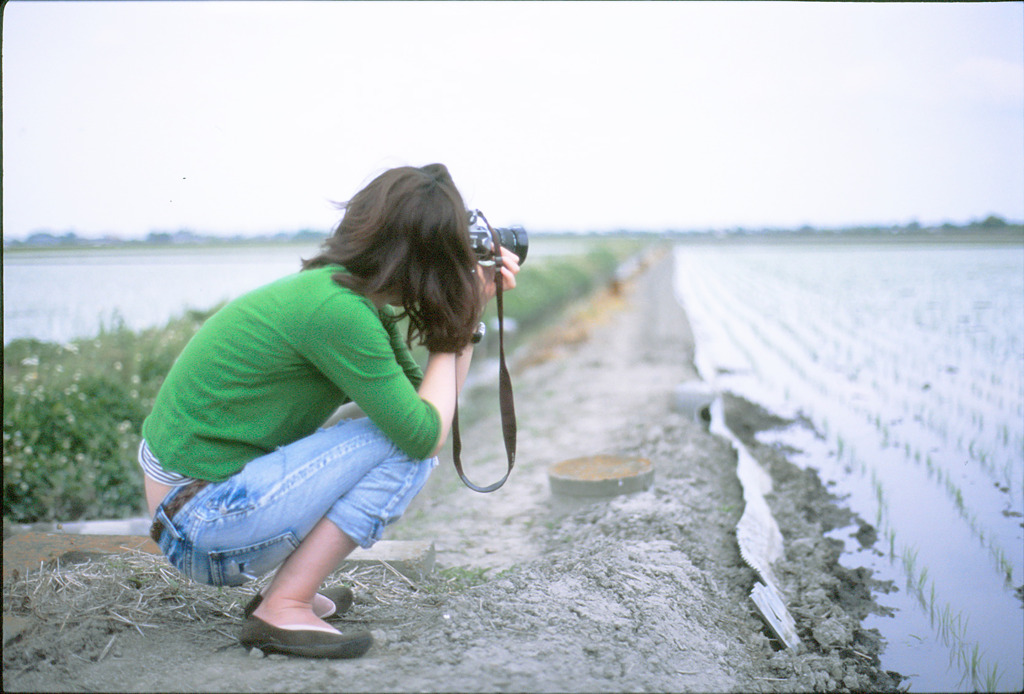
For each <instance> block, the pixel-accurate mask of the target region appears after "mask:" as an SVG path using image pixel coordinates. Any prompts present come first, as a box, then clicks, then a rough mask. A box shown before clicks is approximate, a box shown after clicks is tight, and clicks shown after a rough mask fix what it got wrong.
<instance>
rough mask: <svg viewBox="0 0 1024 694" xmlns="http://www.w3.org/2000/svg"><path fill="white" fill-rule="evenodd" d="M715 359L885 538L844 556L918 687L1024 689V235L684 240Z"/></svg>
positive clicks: (686, 298)
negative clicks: (888, 586) (999, 238)
mask: <svg viewBox="0 0 1024 694" xmlns="http://www.w3.org/2000/svg"><path fill="white" fill-rule="evenodd" d="M675 253H676V256H675V260H676V277H675V282H676V292H677V296H678V298H679V300H680V301H681V302H682V303H683V305H684V307H685V308H686V311H687V314H688V316H689V319H690V322H691V325H692V328H693V331H694V337H695V340H696V344H697V355H698V356H697V361H698V365H697V366H698V370H699V371H700V373H701V374H702V375H703V377H704V378H705V379H706V380H709V381H712V382H713V383H714V385H715V386H716V387H717V388H718V389H719V390H723V391H730V392H733V393H735V394H737V395H740V396H742V397H744V398H747V399H749V400H752V401H754V402H756V403H758V404H760V405H762V406H764V407H766V408H767V409H769V410H771V411H772V412H774V413H776V414H779V415H781V416H784V417H786V418H788V419H792V420H793V421H794V424H793V425H792V426H789V427H788V428H786V429H784V430H777V431H774V432H772V433H771V437H770V439H769V440H770V441H771V442H773V443H775V444H776V445H778V446H780V447H786V448H787V450H789V451H790V455H791V457H792V459H793V460H794V462H797V463H798V464H801V465H803V466H808V467H812V468H815V469H816V470H818V471H819V474H820V476H821V478H822V481H823V482H825V483H826V484H828V485H829V487H830V489H831V490H832V491H833V492H834V493H835V494H836V495H837V496H839V497H840V498H842V499H843V500H844V503H845V504H847V505H848V506H849V507H850V508H851V509H852V510H853V511H855V512H856V513H857V514H858V515H859V516H860V518H861V519H862V520H863V521H865V522H866V523H868V524H870V525H871V526H872V527H873V529H874V531H875V532H876V533H877V540H876V541H875V542H874V543H871V544H870V545H868V546H864V545H862V544H861V543H860V542H858V541H856V540H854V538H853V535H854V533H855V532H856V531H857V530H858V528H857V527H851V528H844V529H841V530H839V531H836V532H835V533H834V536H835V537H836V539H838V540H841V541H843V542H844V544H845V546H846V550H845V553H844V555H843V558H842V561H843V563H844V564H846V565H848V566H850V567H856V566H864V567H868V568H871V569H872V570H873V571H874V572H875V577H876V578H882V579H887V580H891V581H892V582H893V585H894V586H895V588H896V590H895V591H893V592H890V593H888V594H884V595H881V596H879V598H878V599H879V601H880V602H881V603H883V604H884V605H886V606H889V607H891V608H892V610H893V612H892V614H890V615H878V616H872V617H870V618H869V624H868V626H870V627H873V628H877V629H878V630H879V631H880V633H881V634H882V635H883V636H884V637H885V639H886V641H887V642H888V646H887V650H886V652H885V654H884V655H883V659H882V664H883V667H885V668H887V669H891V670H895V671H897V672H900V673H901V674H904V675H908V676H909V677H910V689H911V691H955V690H961V691H971V690H989V691H993V690H997V691H1007V690H1009V691H1019V690H1021V689H1022V688H1024V674H1022V654H1024V609H1022V608H1024V605H1022V601H1024V595H1022V593H1024V587H1022V583H1024V528H1022V525H1024V524H1022V520H1024V519H1022V513H1024V502H1022V490H1024V246H1021V245H1015V244H1002V245H992V246H985V245H975V244H957V243H945V244H942V243H936V244H918V245H898V244H893V243H885V244H876V245H868V244H864V245H852V244H834V243H828V244H820V245H789V244H776V245H768V244H764V245H754V244H742V245H729V246H724V245H714V244H705V245H701V244H683V245H680V246H678V247H677V248H676V251H675Z"/></svg>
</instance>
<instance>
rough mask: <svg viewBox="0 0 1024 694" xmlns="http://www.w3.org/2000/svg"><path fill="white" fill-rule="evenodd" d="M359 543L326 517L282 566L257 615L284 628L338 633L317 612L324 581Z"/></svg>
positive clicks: (265, 594) (271, 583)
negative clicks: (320, 588)
mask: <svg viewBox="0 0 1024 694" xmlns="http://www.w3.org/2000/svg"><path fill="white" fill-rule="evenodd" d="M357 546H358V545H357V544H356V543H355V541H354V540H353V539H352V538H350V537H349V536H348V535H346V534H345V533H343V532H342V531H341V530H339V529H338V526H336V525H335V524H334V523H332V522H331V521H329V520H327V519H326V518H322V519H320V522H319V523H317V524H316V525H315V526H313V530H311V531H310V533H309V535H307V536H306V538H305V539H304V540H303V541H302V542H301V543H300V544H299V546H298V547H297V548H296V549H295V551H294V552H292V553H291V555H289V557H288V558H287V559H286V560H285V561H284V563H283V564H281V566H280V567H279V568H278V570H277V573H276V574H275V575H274V579H273V580H272V581H271V582H270V585H269V586H268V587H267V589H266V591H264V594H263V595H264V597H263V601H262V602H261V603H260V605H259V607H257V608H256V611H255V612H253V616H255V617H258V618H260V619H262V620H263V621H264V622H267V623H268V624H271V625H273V626H276V627H280V628H287V627H306V628H314V629H321V630H323V631H331V632H336V631H337V630H336V629H334V628H333V627H331V626H330V625H328V624H327V622H325V621H323V620H322V619H320V618H319V617H317V616H316V614H314V612H313V599H314V597H315V596H316V591H317V589H318V588H319V587H320V585H321V584H322V583H323V582H324V580H325V579H326V578H327V577H328V576H329V575H330V574H331V572H332V571H334V570H335V569H336V568H338V565H339V564H341V561H342V560H343V559H344V558H345V557H347V556H348V555H349V554H350V553H351V552H352V550H354V549H355V548H356V547H357Z"/></svg>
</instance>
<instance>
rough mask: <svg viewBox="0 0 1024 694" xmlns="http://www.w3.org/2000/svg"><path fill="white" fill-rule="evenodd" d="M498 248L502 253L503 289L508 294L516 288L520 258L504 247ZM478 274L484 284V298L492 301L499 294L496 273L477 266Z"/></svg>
mask: <svg viewBox="0 0 1024 694" xmlns="http://www.w3.org/2000/svg"><path fill="white" fill-rule="evenodd" d="M498 248H499V249H500V253H501V280H500V281H501V289H502V291H505V292H507V291H508V290H510V289H515V288H516V275H518V274H519V256H517V255H516V254H515V253H513V252H512V251H510V250H509V249H507V248H505V247H504V246H499V247H498ZM477 272H478V273H480V278H481V280H482V281H483V283H484V296H486V297H487V301H490V300H491V299H493V298H494V295H495V294H496V293H497V287H496V286H495V281H494V278H495V272H494V270H493V269H492V268H488V270H486V271H485V270H484V268H483V267H481V266H479V265H477Z"/></svg>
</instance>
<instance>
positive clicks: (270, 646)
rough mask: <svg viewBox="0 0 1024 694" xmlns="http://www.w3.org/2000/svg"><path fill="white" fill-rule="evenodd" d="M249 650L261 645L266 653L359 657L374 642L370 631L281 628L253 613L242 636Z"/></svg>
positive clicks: (247, 620)
mask: <svg viewBox="0 0 1024 694" xmlns="http://www.w3.org/2000/svg"><path fill="white" fill-rule="evenodd" d="M238 641H239V643H241V644H242V647H244V648H245V649H246V650H247V651H248V650H251V649H253V648H258V649H260V650H261V651H263V652H264V653H267V654H270V653H280V654H282V655H294V656H299V657H302V658H358V657H360V656H362V655H364V654H365V653H366V652H367V651H368V650H370V647H371V646H372V645H373V636H372V635H371V634H370V633H369V632H366V631H360V632H356V633H352V634H329V633H327V632H323V631H316V630H312V629H310V630H291V629H278V628H277V627H274V626H271V625H270V624H267V623H266V622H264V621H263V620H262V619H259V618H258V617H249V618H248V619H246V620H245V623H244V624H243V625H242V633H241V635H240V636H239V639H238Z"/></svg>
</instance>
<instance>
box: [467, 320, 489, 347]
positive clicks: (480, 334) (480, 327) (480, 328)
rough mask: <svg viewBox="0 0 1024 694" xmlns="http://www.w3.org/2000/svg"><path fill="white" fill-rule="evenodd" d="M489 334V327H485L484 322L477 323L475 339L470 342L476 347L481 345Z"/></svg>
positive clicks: (472, 338) (474, 333) (474, 332)
mask: <svg viewBox="0 0 1024 694" xmlns="http://www.w3.org/2000/svg"><path fill="white" fill-rule="evenodd" d="M486 334H487V326H486V325H484V323H483V321H480V322H479V323H477V326H476V330H474V331H473V337H471V338H470V340H469V341H470V342H472V343H473V344H474V345H478V344H480V341H481V340H483V339H484V335H486Z"/></svg>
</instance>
